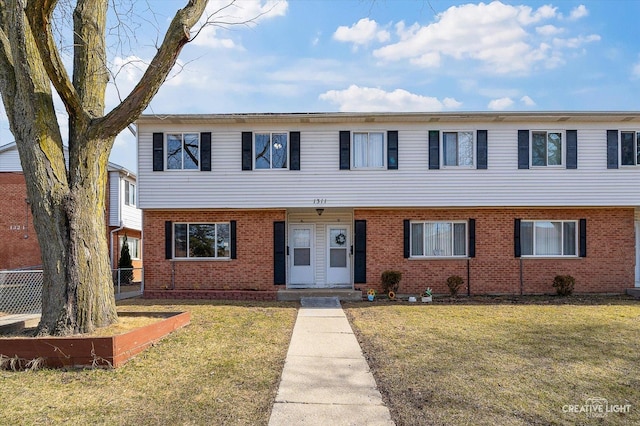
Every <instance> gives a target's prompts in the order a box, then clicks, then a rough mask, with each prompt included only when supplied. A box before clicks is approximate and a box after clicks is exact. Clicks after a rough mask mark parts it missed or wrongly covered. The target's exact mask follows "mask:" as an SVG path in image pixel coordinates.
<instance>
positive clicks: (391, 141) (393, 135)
mask: <svg viewBox="0 0 640 426" xmlns="http://www.w3.org/2000/svg"><path fill="white" fill-rule="evenodd" d="M387 169H388V170H398V131H397V130H389V131H388V132H387Z"/></svg>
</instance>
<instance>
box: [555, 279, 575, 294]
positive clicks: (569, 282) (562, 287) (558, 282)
mask: <svg viewBox="0 0 640 426" xmlns="http://www.w3.org/2000/svg"><path fill="white" fill-rule="evenodd" d="M575 285H576V279H575V278H573V277H572V276H571V275H556V277H555V278H554V279H553V287H554V288H555V289H556V292H557V293H558V296H571V294H572V293H573V287H575Z"/></svg>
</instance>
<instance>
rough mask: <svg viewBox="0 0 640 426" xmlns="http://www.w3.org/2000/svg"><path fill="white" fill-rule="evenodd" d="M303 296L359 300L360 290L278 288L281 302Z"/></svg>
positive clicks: (360, 296)
mask: <svg viewBox="0 0 640 426" xmlns="http://www.w3.org/2000/svg"><path fill="white" fill-rule="evenodd" d="M303 297H337V298H338V299H339V300H340V301H349V302H359V301H361V300H362V291H360V290H351V289H338V288H304V289H287V290H278V295H277V299H278V300H279V301H283V302H285V301H286V302H297V301H300V300H301V299H302V298H303Z"/></svg>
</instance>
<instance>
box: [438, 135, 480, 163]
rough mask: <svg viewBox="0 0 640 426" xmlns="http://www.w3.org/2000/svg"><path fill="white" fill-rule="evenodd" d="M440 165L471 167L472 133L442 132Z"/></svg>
mask: <svg viewBox="0 0 640 426" xmlns="http://www.w3.org/2000/svg"><path fill="white" fill-rule="evenodd" d="M442 165H443V166H446V167H449V166H463V167H464V166H466V167H472V166H473V132H469V131H466V132H442Z"/></svg>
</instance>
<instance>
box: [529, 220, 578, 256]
mask: <svg viewBox="0 0 640 426" xmlns="http://www.w3.org/2000/svg"><path fill="white" fill-rule="evenodd" d="M577 246H578V226H577V222H576V221H573V220H571V221H545V220H534V221H526V220H523V221H522V222H520V247H521V253H522V256H577V255H578V252H577Z"/></svg>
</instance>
